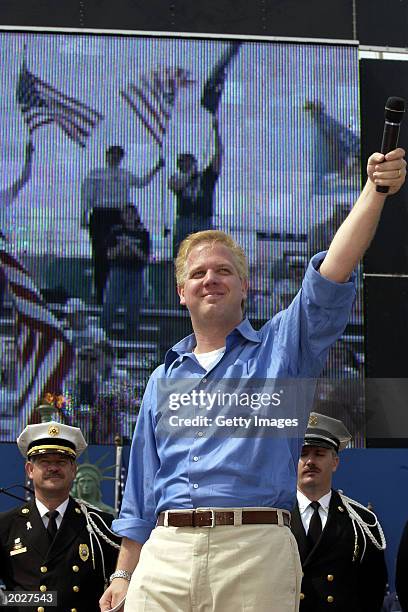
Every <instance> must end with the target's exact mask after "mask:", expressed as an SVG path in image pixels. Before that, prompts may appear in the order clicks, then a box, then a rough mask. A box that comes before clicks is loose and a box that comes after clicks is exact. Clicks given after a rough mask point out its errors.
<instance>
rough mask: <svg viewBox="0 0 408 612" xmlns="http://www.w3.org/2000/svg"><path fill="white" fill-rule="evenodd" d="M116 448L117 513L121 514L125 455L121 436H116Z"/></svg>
mask: <svg viewBox="0 0 408 612" xmlns="http://www.w3.org/2000/svg"><path fill="white" fill-rule="evenodd" d="M115 446H116V461H115V510H116V513H117V514H119V510H120V508H119V505H120V502H121V498H122V491H121V488H122V477H121V476H122V474H121V472H122V454H123V445H122V438H121V436H120V435H119V434H117V435H116V436H115Z"/></svg>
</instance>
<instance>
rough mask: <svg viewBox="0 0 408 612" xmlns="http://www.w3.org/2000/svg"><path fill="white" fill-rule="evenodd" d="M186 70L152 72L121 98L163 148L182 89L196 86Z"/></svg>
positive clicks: (124, 91) (133, 84)
mask: <svg viewBox="0 0 408 612" xmlns="http://www.w3.org/2000/svg"><path fill="white" fill-rule="evenodd" d="M189 75H190V73H189V71H188V70H185V69H184V68H164V69H161V70H152V71H151V72H150V74H149V75H144V76H143V77H142V78H141V79H140V82H138V83H137V84H136V83H130V84H129V85H128V86H127V87H126V89H123V90H122V91H121V92H120V94H121V96H122V98H123V99H124V100H125V101H126V102H127V104H128V105H129V106H130V108H131V109H132V110H133V111H134V112H135V114H136V115H137V117H138V118H139V119H140V121H141V123H142V124H143V126H144V127H145V129H146V130H147V132H148V133H149V135H150V137H151V138H152V140H153V141H154V142H155V143H156V144H157V145H158V146H160V147H161V146H162V145H163V141H164V138H165V135H166V130H167V127H168V123H169V121H170V119H171V115H172V112H173V108H174V104H175V101H176V97H177V94H178V92H179V91H180V89H183V88H186V87H188V86H189V85H190V84H192V83H194V80H191V79H190V78H189Z"/></svg>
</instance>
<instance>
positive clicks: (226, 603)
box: [125, 525, 302, 612]
mask: <svg viewBox="0 0 408 612" xmlns="http://www.w3.org/2000/svg"><path fill="white" fill-rule="evenodd" d="M301 576H302V570H301V565H300V560H299V554H298V549H297V545H296V540H295V538H294V536H293V535H292V533H291V531H290V529H289V528H288V527H284V526H282V527H280V526H278V525H241V526H216V527H215V528H194V527H156V529H154V530H153V532H152V534H151V536H150V539H149V540H148V541H147V542H146V543H145V544H144V546H143V548H142V552H141V556H140V560H139V563H138V566H137V568H136V570H135V572H134V574H133V576H132V580H131V582H130V585H129V590H128V594H127V597H126V605H125V612H142V611H145V612H151V611H155V612H158V611H159V610H160V611H164V612H297V611H298V610H299V595H300V584H301Z"/></svg>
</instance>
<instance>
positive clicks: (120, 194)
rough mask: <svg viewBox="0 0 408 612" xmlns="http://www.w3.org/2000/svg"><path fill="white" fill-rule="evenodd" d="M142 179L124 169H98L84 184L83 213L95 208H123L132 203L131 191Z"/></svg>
mask: <svg viewBox="0 0 408 612" xmlns="http://www.w3.org/2000/svg"><path fill="white" fill-rule="evenodd" d="M139 186H140V179H139V178H138V177H137V176H135V175H134V174H132V173H131V172H129V171H128V170H125V169H123V168H116V167H115V168H98V169H96V170H93V172H91V173H90V174H89V176H87V178H86V179H85V180H84V182H83V184H82V198H81V199H82V213H83V214H85V213H86V214H88V213H90V212H91V210H92V209H93V208H123V207H124V206H126V204H129V202H131V201H132V198H131V197H130V190H131V189H132V187H139Z"/></svg>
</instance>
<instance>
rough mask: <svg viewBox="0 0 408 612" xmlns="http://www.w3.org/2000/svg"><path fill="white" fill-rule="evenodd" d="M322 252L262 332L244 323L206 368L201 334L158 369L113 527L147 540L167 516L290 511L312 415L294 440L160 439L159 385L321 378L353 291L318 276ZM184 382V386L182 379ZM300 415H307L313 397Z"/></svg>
mask: <svg viewBox="0 0 408 612" xmlns="http://www.w3.org/2000/svg"><path fill="white" fill-rule="evenodd" d="M323 258H324V253H320V254H319V255H316V256H315V257H314V258H313V259H312V261H311V262H310V264H309V266H308V269H307V271H306V274H305V277H304V279H303V283H302V289H301V290H300V291H299V293H298V294H297V295H296V297H295V298H294V300H293V302H292V303H291V304H290V306H289V307H288V308H287V309H286V310H284V311H282V312H280V313H278V314H277V315H275V316H274V317H273V318H272V319H271V320H270V321H268V322H267V323H265V325H264V326H263V327H262V328H261V329H260V330H259V331H255V330H254V329H253V327H252V326H251V324H250V323H249V321H248V319H244V320H243V321H242V322H241V323H240V325H238V326H237V327H236V328H235V329H234V330H232V332H231V333H230V334H229V335H228V336H227V338H226V350H225V353H224V354H223V355H222V356H221V358H220V359H219V361H218V362H217V363H216V364H215V365H213V366H212V367H211V368H210V370H209V371H208V372H207V371H205V369H204V368H203V367H202V366H201V365H200V364H199V363H198V361H197V359H196V357H195V355H194V353H193V349H194V347H195V345H196V342H195V337H194V334H192V335H190V336H188V337H187V338H185V339H184V340H182V341H181V342H178V343H177V344H176V345H175V346H173V347H172V348H171V349H170V350H169V351H168V352H167V354H166V357H165V363H164V364H163V365H161V366H159V367H158V368H157V369H156V370H155V372H153V374H152V376H151V378H150V380H149V382H148V384H147V387H146V391H145V394H144V398H143V402H142V406H141V409H140V414H139V418H138V421H137V425H136V430H135V433H134V437H133V442H132V448H131V452H130V461H129V472H128V477H127V482H126V488H125V493H124V498H123V503H122V508H121V512H120V516H119V518H118V519H117V520H115V521H114V522H113V524H112V525H113V529H114V531H115V532H116V533H118V534H119V535H121V536H125V537H128V538H130V539H132V540H136V541H138V542H140V543H144V542H145V541H146V540H147V539H148V537H149V535H150V532H151V531H152V529H153V528H154V526H155V522H156V518H157V515H158V514H159V513H160V512H162V511H163V510H169V509H191V508H199V507H224V508H225V507H251V506H261V507H274V508H283V509H286V510H289V511H290V510H291V509H292V507H293V505H294V502H295V499H296V472H297V463H298V459H299V453H300V448H301V444H302V440H303V435H304V431H305V427H306V421H307V419H305V418H301V419H300V427H299V430H298V432H297V435H296V436H275V437H268V436H252V437H250V436H241V437H238V436H237V437H227V436H223V437H219V436H213V435H209V434H208V432H206V431H205V429H204V428H203V430H202V431H198V432H197V433H196V435H194V436H193V437H191V436H188V437H187V436H186V437H183V436H170V435H168V436H166V435H159V434H158V422H159V420H160V416H161V415H160V414H159V409H158V401H157V399H158V396H157V388H158V384H159V382H160V381H161V380H163V379H167V380H170V381H171V379H174V380H176V381H177V379H178V380H182V379H195V380H196V381H197V383H199V382H205V381H207V380H209V379H214V380H217V379H218V380H220V379H248V378H254V379H291V378H301V379H302V378H304V379H310V378H315V377H317V376H318V375H319V373H320V372H321V369H322V367H323V365H324V362H325V359H326V355H327V351H328V349H329V347H330V346H331V345H332V344H333V342H335V340H336V339H337V338H338V337H339V336H340V335H341V333H342V332H343V331H344V328H345V326H346V324H347V320H348V317H349V312H350V309H351V306H352V304H353V301H354V297H355V286H354V282H353V281H352V280H351V281H349V282H347V283H335V282H332V281H330V280H328V279H326V278H324V277H323V276H321V275H320V273H319V272H318V271H317V269H318V267H319V265H320V264H321V262H322V260H323ZM175 384H176V385H177V383H175ZM299 401H300V403H301V404H303V406H300V407H298V409H297V413H298V414H299V415H302V414H303V417H304V416H305V415H307V414H308V412H309V411H310V407H311V405H310V396H308V394H307V393H306V394H305V396H304V401H303V400H302V398H300V400H299Z"/></svg>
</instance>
